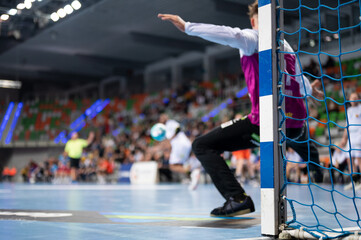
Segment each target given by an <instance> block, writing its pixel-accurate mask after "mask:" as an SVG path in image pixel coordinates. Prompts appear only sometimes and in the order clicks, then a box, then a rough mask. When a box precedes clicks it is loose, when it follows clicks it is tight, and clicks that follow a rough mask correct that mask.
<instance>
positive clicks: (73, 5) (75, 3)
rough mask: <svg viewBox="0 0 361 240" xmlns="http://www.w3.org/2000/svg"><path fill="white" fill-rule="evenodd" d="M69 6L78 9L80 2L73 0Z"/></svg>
mask: <svg viewBox="0 0 361 240" xmlns="http://www.w3.org/2000/svg"><path fill="white" fill-rule="evenodd" d="M71 6H72V7H73V8H74V9H75V10H78V9H80V8H81V3H80V2H79V1H78V0H75V1H74V2H72V3H71Z"/></svg>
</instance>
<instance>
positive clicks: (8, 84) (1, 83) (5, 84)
mask: <svg viewBox="0 0 361 240" xmlns="http://www.w3.org/2000/svg"><path fill="white" fill-rule="evenodd" d="M0 88H15V89H20V88H21V82H19V81H12V80H3V79H0Z"/></svg>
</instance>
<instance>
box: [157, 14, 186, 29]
mask: <svg viewBox="0 0 361 240" xmlns="http://www.w3.org/2000/svg"><path fill="white" fill-rule="evenodd" d="M158 17H159V18H160V19H162V20H163V21H170V22H171V23H173V25H174V26H176V27H177V28H178V29H179V30H180V31H182V32H184V31H185V25H186V22H185V21H184V20H183V19H182V18H181V17H179V16H177V15H173V14H158Z"/></svg>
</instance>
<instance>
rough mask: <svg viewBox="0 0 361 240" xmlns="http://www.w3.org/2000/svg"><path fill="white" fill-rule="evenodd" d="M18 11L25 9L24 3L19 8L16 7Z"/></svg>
mask: <svg viewBox="0 0 361 240" xmlns="http://www.w3.org/2000/svg"><path fill="white" fill-rule="evenodd" d="M16 8H17V9H19V10H22V9H24V8H25V4H24V3H19V4H18V5H17V6H16Z"/></svg>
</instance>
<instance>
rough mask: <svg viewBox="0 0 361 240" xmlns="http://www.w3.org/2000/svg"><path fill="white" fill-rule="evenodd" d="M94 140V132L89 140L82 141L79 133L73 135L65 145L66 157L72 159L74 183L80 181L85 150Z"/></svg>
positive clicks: (71, 167) (71, 166) (72, 178)
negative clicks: (81, 163) (80, 168)
mask: <svg viewBox="0 0 361 240" xmlns="http://www.w3.org/2000/svg"><path fill="white" fill-rule="evenodd" d="M93 140H94V133H93V132H90V133H89V136H88V139H87V140H84V139H80V138H79V134H78V133H77V132H73V133H72V134H71V139H70V140H69V141H68V142H67V143H66V145H65V150H64V156H68V157H69V158H70V176H71V180H72V182H73V183H74V182H76V181H77V179H78V169H79V166H80V158H81V156H82V153H83V150H84V148H86V147H87V146H88V145H89V144H90V143H92V142H93Z"/></svg>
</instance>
